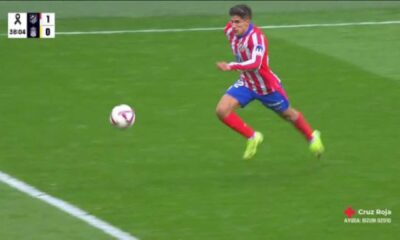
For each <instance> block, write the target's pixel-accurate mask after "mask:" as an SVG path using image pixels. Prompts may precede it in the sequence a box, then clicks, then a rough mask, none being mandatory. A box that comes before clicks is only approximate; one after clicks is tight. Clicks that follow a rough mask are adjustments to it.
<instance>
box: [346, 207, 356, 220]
mask: <svg viewBox="0 0 400 240" xmlns="http://www.w3.org/2000/svg"><path fill="white" fill-rule="evenodd" d="M355 213H356V211H354V209H353V208H351V207H348V208H347V209H346V210H345V211H344V214H346V215H347V217H348V218H351V217H352V216H353V215H354V214H355Z"/></svg>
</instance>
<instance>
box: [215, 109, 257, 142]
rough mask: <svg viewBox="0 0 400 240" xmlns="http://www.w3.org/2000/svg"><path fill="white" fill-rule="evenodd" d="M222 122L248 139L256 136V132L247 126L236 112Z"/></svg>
mask: <svg viewBox="0 0 400 240" xmlns="http://www.w3.org/2000/svg"><path fill="white" fill-rule="evenodd" d="M222 121H223V122H224V123H225V124H226V125H228V126H229V127H230V128H232V129H233V130H235V131H236V132H238V133H240V134H242V135H243V136H244V137H246V138H251V137H252V136H253V134H254V130H253V129H251V127H249V126H247V124H246V123H245V122H243V120H242V119H241V118H240V117H239V116H238V115H237V114H236V113H234V112H231V113H229V114H228V115H227V116H226V117H225V118H224V119H223V120H222Z"/></svg>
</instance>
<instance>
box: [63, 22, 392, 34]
mask: <svg viewBox="0 0 400 240" xmlns="http://www.w3.org/2000/svg"><path fill="white" fill-rule="evenodd" d="M384 24H400V20H395V21H383V22H351V23H316V24H297V25H269V26H260V28H262V29H282V28H313V27H341V26H359V25H384ZM223 29H224V28H222V27H202V28H170V29H142V30H115V31H81V32H57V33H56V34H57V35H98V34H126V33H170V32H200V31H217V30H219V31H220V30H223Z"/></svg>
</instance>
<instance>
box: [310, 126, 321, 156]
mask: <svg viewBox="0 0 400 240" xmlns="http://www.w3.org/2000/svg"><path fill="white" fill-rule="evenodd" d="M312 137H313V138H312V139H311V141H310V151H311V152H312V153H313V154H314V155H315V156H317V157H320V156H321V155H322V153H323V152H324V150H325V148H324V144H322V140H321V133H320V132H319V131H318V130H315V131H314V132H313V133H312Z"/></svg>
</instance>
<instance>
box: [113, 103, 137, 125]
mask: <svg viewBox="0 0 400 240" xmlns="http://www.w3.org/2000/svg"><path fill="white" fill-rule="evenodd" d="M135 117H136V115H135V112H134V111H133V109H132V108H131V107H130V106H129V105H126V104H121V105H117V106H115V107H114V108H113V109H112V111H111V114H110V123H111V124H112V125H113V126H115V127H117V128H129V127H131V126H132V125H133V123H134V122H135Z"/></svg>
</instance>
